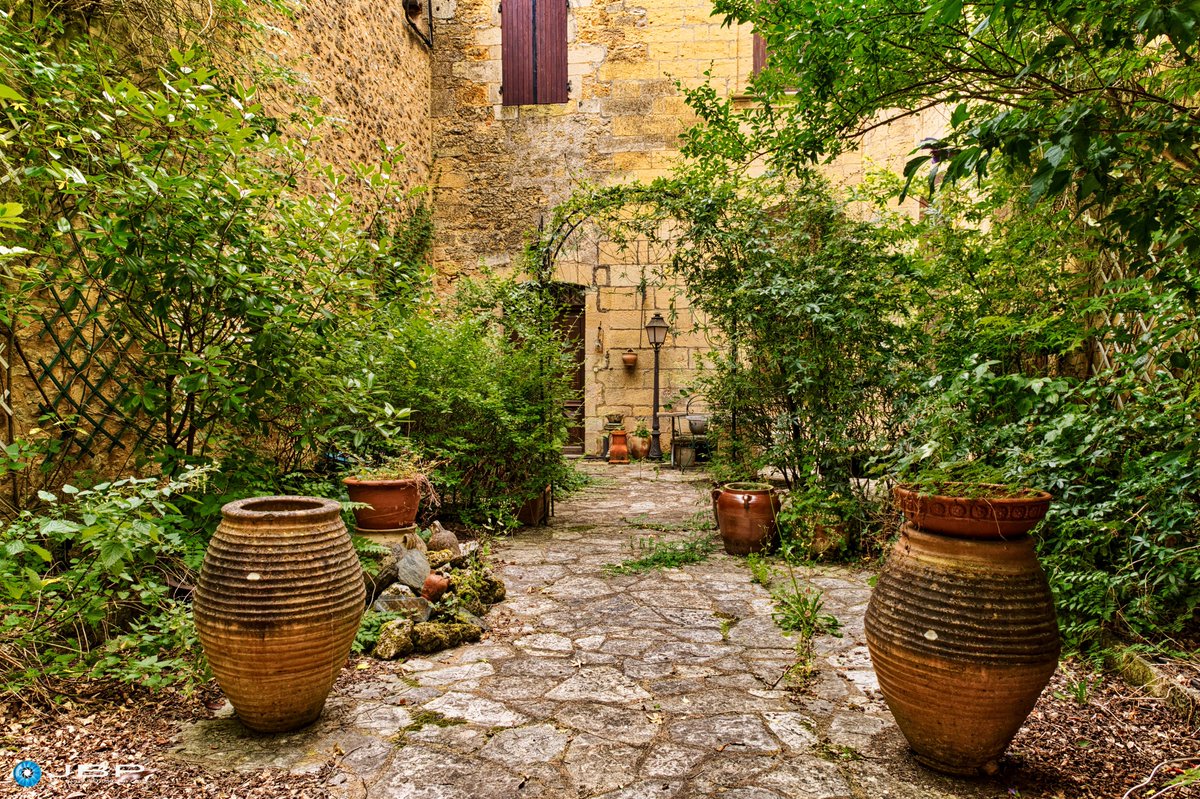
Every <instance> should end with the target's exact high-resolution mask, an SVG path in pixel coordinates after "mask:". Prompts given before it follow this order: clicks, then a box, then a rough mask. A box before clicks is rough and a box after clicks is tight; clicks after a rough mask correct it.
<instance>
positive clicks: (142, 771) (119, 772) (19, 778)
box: [12, 760, 150, 788]
mask: <svg viewBox="0 0 1200 799" xmlns="http://www.w3.org/2000/svg"><path fill="white" fill-rule="evenodd" d="M47 768H49V767H47ZM12 776H13V779H14V780H15V781H16V783H17V785H20V786H22V787H25V788H32V787H33V786H35V785H37V784H38V783H41V782H46V781H56V780H114V781H116V782H131V781H133V780H144V779H146V778H148V777H149V776H150V772H149V770H148V769H147V768H146V767H145V766H143V765H142V764H140V763H118V764H114V765H109V764H108V763H67V764H66V765H64V766H62V767H61V768H50V770H49V771H47V770H46V769H44V768H43V767H42V766H39V765H38V764H37V763H36V762H34V761H32V760H22V761H21V762H20V763H18V764H17V765H16V767H15V768H14V769H13V770H12Z"/></svg>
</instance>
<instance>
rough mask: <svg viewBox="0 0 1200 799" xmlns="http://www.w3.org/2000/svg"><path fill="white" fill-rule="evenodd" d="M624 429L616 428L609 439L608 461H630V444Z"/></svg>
mask: <svg viewBox="0 0 1200 799" xmlns="http://www.w3.org/2000/svg"><path fill="white" fill-rule="evenodd" d="M625 438H626V434H625V431H624V430H614V431H612V433H611V434H610V435H609V440H608V462H609V463H629V445H628V444H627V443H626V441H625Z"/></svg>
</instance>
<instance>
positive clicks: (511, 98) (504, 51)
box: [500, 0, 565, 105]
mask: <svg viewBox="0 0 1200 799" xmlns="http://www.w3.org/2000/svg"><path fill="white" fill-rule="evenodd" d="M564 38H565V37H564ZM500 60H501V69H500V81H501V84H500V85H501V92H502V94H501V101H502V102H503V103H504V105H529V104H530V103H535V102H537V99H536V97H535V95H534V85H535V84H534V63H535V61H534V49H533V0H502V2H501V4H500Z"/></svg>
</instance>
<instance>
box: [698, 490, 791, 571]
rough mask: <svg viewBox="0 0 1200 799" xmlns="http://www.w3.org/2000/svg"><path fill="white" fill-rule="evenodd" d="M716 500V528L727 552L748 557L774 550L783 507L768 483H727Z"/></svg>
mask: <svg viewBox="0 0 1200 799" xmlns="http://www.w3.org/2000/svg"><path fill="white" fill-rule="evenodd" d="M714 494H716V492H715V491H714ZM716 500H717V526H718V527H720V528H721V541H722V542H723V543H724V544H725V551H726V552H728V553H729V554H730V555H749V554H750V553H751V552H764V551H767V550H769V549H770V548H771V547H772V545H773V544H774V543H775V519H776V517H778V516H779V506H780V500H779V496H778V495H777V494H776V493H775V489H774V488H772V487H771V486H770V485H768V484H767V483H726V484H725V485H724V486H722V487H721V489H720V494H717V495H716Z"/></svg>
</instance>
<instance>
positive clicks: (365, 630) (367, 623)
mask: <svg viewBox="0 0 1200 799" xmlns="http://www.w3.org/2000/svg"><path fill="white" fill-rule="evenodd" d="M403 618H407V617H406V616H405V615H404V614H403V613H392V612H389V611H379V610H368V611H367V612H366V613H364V614H363V617H362V623H361V624H360V625H359V627H358V632H356V633H355V634H354V643H353V644H351V645H350V651H351V652H353V653H355V654H357V655H369V654H370V653H371V650H372V649H374V648H375V644H377V643H379V630H380V628H382V627H383V625H385V624H387V623H388V622H389V621H394V620H395V619H403Z"/></svg>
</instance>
